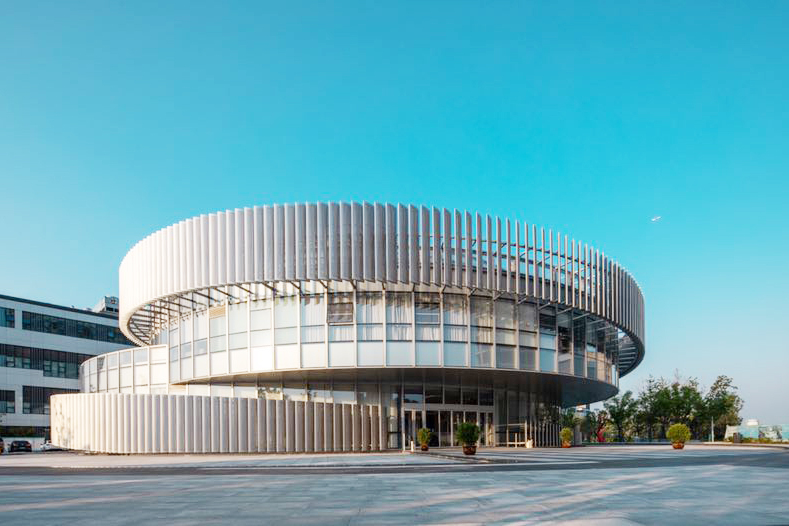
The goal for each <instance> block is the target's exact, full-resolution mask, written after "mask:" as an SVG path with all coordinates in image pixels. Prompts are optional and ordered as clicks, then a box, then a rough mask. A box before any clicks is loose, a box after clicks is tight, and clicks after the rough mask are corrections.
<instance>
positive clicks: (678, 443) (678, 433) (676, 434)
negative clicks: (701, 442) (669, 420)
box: [666, 424, 690, 449]
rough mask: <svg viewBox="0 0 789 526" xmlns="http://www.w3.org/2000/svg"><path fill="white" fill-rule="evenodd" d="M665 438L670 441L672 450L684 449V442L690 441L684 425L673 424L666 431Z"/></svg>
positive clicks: (688, 431)
mask: <svg viewBox="0 0 789 526" xmlns="http://www.w3.org/2000/svg"><path fill="white" fill-rule="evenodd" d="M666 438H668V439H669V440H670V441H671V445H672V446H674V449H682V448H684V447H685V442H687V441H688V440H690V429H688V426H686V425H685V424H674V425H673V426H671V427H669V428H668V431H666Z"/></svg>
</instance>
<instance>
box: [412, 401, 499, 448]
mask: <svg viewBox="0 0 789 526" xmlns="http://www.w3.org/2000/svg"><path fill="white" fill-rule="evenodd" d="M402 419H403V420H402V421H403V435H404V436H403V444H404V445H405V447H406V448H410V447H411V443H412V442H413V443H414V448H417V447H419V440H418V437H417V433H418V431H419V429H420V428H422V427H426V428H427V429H429V430H430V431H432V432H433V435H432V437H431V439H430V444H429V445H430V447H450V446H459V445H460V444H458V442H457V440H455V429H457V426H458V425H460V423H461V422H472V423H475V424H477V425H478V426H479V427H480V431H481V433H480V437H479V445H480V446H493V445H495V444H494V440H493V437H494V430H493V422H494V420H493V412H492V411H490V410H487V411H485V410H471V411H470V410H468V408H462V407H452V406H444V405H438V404H425V406H424V407H414V406H409V405H408V404H406V405H404V407H403V415H402Z"/></svg>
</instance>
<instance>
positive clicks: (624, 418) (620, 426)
mask: <svg viewBox="0 0 789 526" xmlns="http://www.w3.org/2000/svg"><path fill="white" fill-rule="evenodd" d="M603 406H604V407H605V409H606V411H607V412H608V418H609V420H610V421H611V424H612V425H613V426H614V427H615V428H616V435H617V440H618V441H619V442H624V440H625V429H627V428H628V427H629V426H630V424H631V423H632V420H633V417H634V416H635V414H636V411H637V409H638V401H637V400H636V399H634V398H633V392H632V391H626V392H625V394H623V395H622V396H615V397H614V398H612V399H610V400H608V401H607V402H605V403H604V404H603Z"/></svg>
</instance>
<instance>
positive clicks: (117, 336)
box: [22, 311, 132, 345]
mask: <svg viewBox="0 0 789 526" xmlns="http://www.w3.org/2000/svg"><path fill="white" fill-rule="evenodd" d="M22 329H24V330H26V331H35V332H44V333H47V334H59V335H60V336H70V337H72V338H83V339H86V340H96V341H100V342H108V343H118V344H122V345H132V343H131V342H130V341H129V340H127V339H126V337H125V336H124V335H123V334H122V333H121V332H120V331H119V330H118V328H117V327H112V326H110V325H102V324H99V323H93V322H89V321H81V320H73V319H69V318H61V317H60V316H50V315H48V314H41V313H39V312H28V311H22Z"/></svg>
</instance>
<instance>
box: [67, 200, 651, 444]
mask: <svg viewBox="0 0 789 526" xmlns="http://www.w3.org/2000/svg"><path fill="white" fill-rule="evenodd" d="M120 326H121V330H122V331H123V332H124V334H126V336H127V337H129V338H130V339H131V340H133V341H134V342H135V343H137V344H139V345H140V346H141V347H139V348H134V349H127V350H121V351H116V352H113V353H108V354H105V355H102V356H98V357H95V358H92V359H90V360H88V361H86V362H84V363H83V364H82V367H81V379H82V391H83V394H78V395H60V396H57V397H53V412H54V415H53V425H52V429H53V431H52V433H53V442H55V443H59V444H60V445H64V446H66V447H73V448H77V449H90V450H97V451H117V452H168V451H170V452H172V451H178V452H181V451H194V452H212V451H332V450H376V449H385V448H402V447H407V446H409V445H410V443H411V442H412V441H413V440H414V439H415V434H416V430H417V429H419V428H421V427H427V428H429V429H431V430H432V431H433V432H434V434H433V439H432V440H433V445H434V446H449V445H454V438H453V437H454V433H453V431H454V428H455V426H457V424H459V423H460V422H463V421H472V422H476V423H478V424H479V426H480V427H481V428H482V431H483V432H482V436H481V439H480V445H483V446H486V445H525V444H526V442H527V441H531V443H532V444H534V445H539V446H549V445H558V443H559V439H558V431H559V411H560V409H561V408H564V407H572V406H576V405H579V404H586V403H591V402H596V401H599V400H604V399H606V398H609V397H611V396H613V395H615V394H616V393H617V391H618V387H617V386H618V382H619V377H620V376H623V375H625V374H627V373H629V372H630V371H631V370H633V368H635V367H636V366H637V365H638V364H639V363H640V361H641V360H642V358H643V355H644V343H643V342H644V301H643V296H642V294H641V291H640V288H639V286H638V284H637V283H636V281H635V280H634V279H633V277H632V276H630V274H629V273H628V272H627V271H625V270H624V269H623V268H622V267H620V265H619V264H618V263H616V262H615V261H613V260H611V259H610V258H609V257H607V256H606V255H605V254H604V253H601V252H600V251H599V250H598V249H594V248H591V247H589V246H588V245H586V244H584V243H581V242H579V241H576V240H574V239H572V240H571V239H569V238H568V237H567V236H562V235H560V234H558V233H554V232H552V231H551V230H548V231H546V230H545V229H544V228H541V227H536V226H535V225H530V224H524V223H521V222H519V221H510V220H509V219H500V218H498V217H491V216H482V215H480V214H478V213H470V212H462V211H458V210H448V209H439V208H428V207H424V206H422V207H416V206H404V205H391V204H378V203H375V204H370V203H334V202H330V203H317V204H314V203H307V204H286V205H271V206H260V207H254V208H244V209H236V210H228V211H225V212H218V213H214V214H207V215H201V216H199V217H195V218H192V219H187V220H185V221H181V222H180V223H177V224H175V225H172V226H169V227H167V228H164V229H162V230H160V231H158V232H155V233H154V234H151V235H150V236H148V237H147V238H145V239H143V240H142V241H140V242H139V243H137V244H136V245H135V246H134V247H133V248H132V249H131V250H130V251H129V253H128V254H127V255H126V257H125V258H124V260H123V262H122V263H121V266H120ZM77 414H80V415H83V416H82V417H81V418H75V417H74V416H75V415H77ZM58 415H60V416H58Z"/></svg>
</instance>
